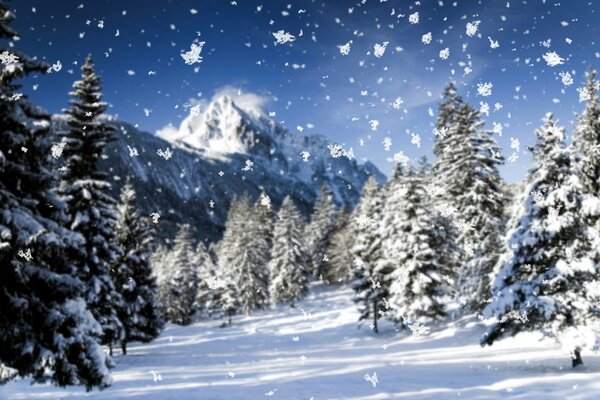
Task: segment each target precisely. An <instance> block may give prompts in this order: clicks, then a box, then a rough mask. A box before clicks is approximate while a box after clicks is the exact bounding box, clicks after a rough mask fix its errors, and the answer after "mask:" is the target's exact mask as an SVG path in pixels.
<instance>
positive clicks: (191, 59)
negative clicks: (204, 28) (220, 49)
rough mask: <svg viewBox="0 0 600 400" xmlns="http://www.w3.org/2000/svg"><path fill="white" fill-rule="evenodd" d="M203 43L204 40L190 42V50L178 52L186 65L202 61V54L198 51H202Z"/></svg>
mask: <svg viewBox="0 0 600 400" xmlns="http://www.w3.org/2000/svg"><path fill="white" fill-rule="evenodd" d="M204 43H205V42H200V43H198V44H196V43H192V45H191V46H190V51H186V52H185V53H181V54H180V56H181V58H183V61H185V63H186V64H187V65H192V64H195V63H201V62H202V56H201V55H200V53H201V52H202V47H203V46H204Z"/></svg>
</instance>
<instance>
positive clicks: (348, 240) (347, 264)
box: [324, 208, 354, 282]
mask: <svg viewBox="0 0 600 400" xmlns="http://www.w3.org/2000/svg"><path fill="white" fill-rule="evenodd" d="M336 221H337V222H336V226H335V229H334V231H333V233H332V234H331V239H330V240H329V243H328V245H327V248H326V249H325V254H327V255H328V256H327V257H328V260H327V261H326V263H327V265H328V266H327V268H325V269H324V272H325V276H324V278H325V279H326V280H327V281H328V282H349V281H350V279H351V278H352V262H353V261H354V258H353V256H352V245H353V243H354V230H353V229H352V225H351V224H350V213H349V212H348V210H347V209H346V208H343V209H342V210H341V211H340V212H339V213H338V215H337V216H336Z"/></svg>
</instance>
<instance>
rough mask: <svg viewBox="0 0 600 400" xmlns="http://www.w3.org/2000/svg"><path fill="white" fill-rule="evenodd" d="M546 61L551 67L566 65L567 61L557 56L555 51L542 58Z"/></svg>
mask: <svg viewBox="0 0 600 400" xmlns="http://www.w3.org/2000/svg"><path fill="white" fill-rule="evenodd" d="M542 57H543V58H544V61H546V63H547V64H548V66H549V67H556V66H557V65H560V64H564V63H565V60H564V59H563V58H562V57H561V56H559V55H558V54H556V52H555V51H549V52H547V53H546V54H544V55H543V56H542Z"/></svg>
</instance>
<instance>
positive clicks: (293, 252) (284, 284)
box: [269, 196, 310, 307]
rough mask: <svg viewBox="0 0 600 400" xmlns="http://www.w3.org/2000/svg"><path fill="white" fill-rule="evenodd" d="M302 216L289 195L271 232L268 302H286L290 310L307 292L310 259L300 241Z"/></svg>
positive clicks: (302, 225)
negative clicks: (269, 297) (271, 245)
mask: <svg viewBox="0 0 600 400" xmlns="http://www.w3.org/2000/svg"><path fill="white" fill-rule="evenodd" d="M304 225H305V224H304V221H303V219H302V215H301V214H300V212H299V211H298V210H297V209H296V206H295V205H294V202H293V201H292V199H291V198H290V197H289V196H286V198H285V199H284V200H283V204H282V205H281V209H280V210H279V213H278V214H277V220H276V221H275V226H274V229H273V249H272V252H271V261H270V263H269V268H270V271H271V286H270V294H271V301H272V302H273V303H274V304H276V303H280V302H289V303H290V305H291V306H292V307H294V303H295V302H296V301H297V300H300V299H301V298H303V297H304V296H305V295H306V294H307V293H308V276H309V274H310V272H309V265H308V264H309V263H310V261H309V259H308V256H307V254H306V251H305V247H304V246H305V245H304V242H303V240H302V233H303V228H304Z"/></svg>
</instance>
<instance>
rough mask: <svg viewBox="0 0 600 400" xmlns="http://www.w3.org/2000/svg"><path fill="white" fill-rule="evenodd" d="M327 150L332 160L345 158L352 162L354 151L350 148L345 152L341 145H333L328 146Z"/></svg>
mask: <svg viewBox="0 0 600 400" xmlns="http://www.w3.org/2000/svg"><path fill="white" fill-rule="evenodd" d="M327 148H328V149H329V154H330V155H331V157H333V158H339V157H342V156H345V157H347V158H348V159H349V160H352V159H353V158H354V150H353V149H352V147H351V148H350V150H348V151H346V150H344V148H342V145H340V144H338V143H334V144H328V145H327Z"/></svg>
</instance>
